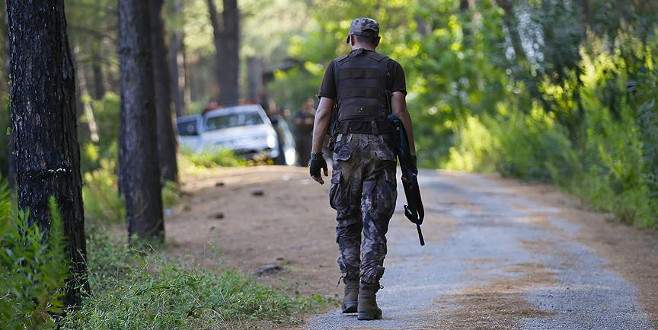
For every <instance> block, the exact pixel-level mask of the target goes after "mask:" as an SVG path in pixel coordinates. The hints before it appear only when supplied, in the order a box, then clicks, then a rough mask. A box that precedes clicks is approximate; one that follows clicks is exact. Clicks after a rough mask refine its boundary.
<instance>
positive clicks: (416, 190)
mask: <svg viewBox="0 0 658 330" xmlns="http://www.w3.org/2000/svg"><path fill="white" fill-rule="evenodd" d="M388 121H389V122H390V123H391V124H392V125H393V127H394V128H395V131H396V132H397V136H396V140H397V142H398V143H397V146H396V149H397V155H398V159H399V160H400V168H401V169H402V186H403V187H404V195H405V196H406V197H407V205H405V206H404V215H405V216H406V217H407V219H409V221H411V222H413V223H415V224H416V230H417V231H418V240H419V241H420V245H421V246H423V245H425V239H423V232H422V231H421V230H420V225H421V224H423V218H425V209H424V208H423V200H422V199H421V196H420V187H419V186H418V169H417V167H416V164H415V159H414V157H412V156H411V148H410V146H409V139H408V138H407V131H406V130H405V128H404V125H402V121H401V120H400V118H398V117H397V116H395V115H394V114H390V115H389V116H388Z"/></svg>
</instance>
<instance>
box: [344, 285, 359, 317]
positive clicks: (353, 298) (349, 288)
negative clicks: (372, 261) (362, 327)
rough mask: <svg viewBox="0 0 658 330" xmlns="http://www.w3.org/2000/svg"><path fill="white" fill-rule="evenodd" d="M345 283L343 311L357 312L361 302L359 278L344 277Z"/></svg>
mask: <svg viewBox="0 0 658 330" xmlns="http://www.w3.org/2000/svg"><path fill="white" fill-rule="evenodd" d="M343 282H344V283H345V296H344V297H343V313H356V310H357V309H356V307H357V304H358V303H359V300H358V297H359V280H358V279H356V280H349V279H347V278H345V279H343Z"/></svg>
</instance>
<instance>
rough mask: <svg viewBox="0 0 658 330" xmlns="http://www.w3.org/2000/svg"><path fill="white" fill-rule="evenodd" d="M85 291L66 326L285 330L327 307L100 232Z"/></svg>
mask: <svg viewBox="0 0 658 330" xmlns="http://www.w3.org/2000/svg"><path fill="white" fill-rule="evenodd" d="M88 242H89V244H88V245H89V251H90V252H89V257H90V260H89V268H90V275H89V281H90V284H91V287H92V294H91V295H89V296H88V297H87V298H86V299H85V300H84V302H83V305H82V308H81V309H80V310H78V311H74V312H71V313H69V315H68V316H67V317H66V319H65V320H64V322H63V323H62V325H63V328H69V329H74V328H75V329H79V328H83V329H99V328H103V329H198V328H231V327H233V326H236V325H240V326H250V325H251V326H254V325H255V324H261V325H262V324H263V323H267V324H270V326H271V325H293V324H300V323H301V322H302V319H301V316H302V315H303V314H304V313H308V312H313V311H317V310H319V309H321V308H324V306H326V305H327V304H329V303H330V302H329V301H328V300H326V299H324V298H322V297H321V296H318V295H314V296H291V295H288V294H286V293H285V292H282V291H279V290H276V289H272V288H270V287H267V286H265V285H262V284H259V283H257V282H255V281H254V280H253V279H252V278H249V277H247V276H245V275H243V274H241V273H239V272H236V271H221V272H217V273H214V272H211V271H208V270H205V269H194V268H187V267H183V266H181V265H180V264H179V263H177V262H176V261H175V260H171V259H168V258H166V256H164V255H163V254H159V253H155V254H151V253H148V249H146V250H138V249H134V248H130V247H128V246H127V245H125V244H119V243H115V242H112V241H111V240H110V239H109V238H108V237H107V236H104V235H91V236H90V238H89V240H88Z"/></svg>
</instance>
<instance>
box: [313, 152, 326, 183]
mask: <svg viewBox="0 0 658 330" xmlns="http://www.w3.org/2000/svg"><path fill="white" fill-rule="evenodd" d="M308 167H309V172H310V174H311V177H312V178H313V180H315V181H317V182H318V183H320V184H324V180H323V179H322V175H321V173H320V170H324V171H323V172H324V175H325V176H328V175H329V170H328V169H327V162H326V161H325V160H324V157H323V156H322V153H321V152H319V153H316V154H311V160H309V162H308Z"/></svg>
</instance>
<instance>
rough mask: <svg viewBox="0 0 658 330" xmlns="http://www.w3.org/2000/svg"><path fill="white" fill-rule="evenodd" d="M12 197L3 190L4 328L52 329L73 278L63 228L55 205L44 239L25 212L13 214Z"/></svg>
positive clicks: (0, 277)
mask: <svg viewBox="0 0 658 330" xmlns="http://www.w3.org/2000/svg"><path fill="white" fill-rule="evenodd" d="M10 204H11V203H10V198H9V193H8V191H7V189H6V187H5V186H4V185H2V187H0V269H1V270H0V282H1V283H2V286H1V287H0V324H3V325H4V327H5V328H6V329H27V328H29V329H41V328H54V327H55V322H54V319H53V317H52V315H56V314H60V313H62V312H63V304H62V300H61V298H62V297H63V294H64V283H65V280H66V278H67V276H68V274H69V271H68V265H67V259H66V258H67V257H66V251H65V245H64V234H63V224H62V220H61V218H60V217H59V213H58V210H57V206H56V205H55V202H54V200H51V201H50V210H51V214H52V222H51V224H50V232H49V234H48V235H47V237H45V233H43V232H42V231H41V230H40V229H39V226H36V225H32V226H30V225H29V220H28V218H29V215H28V213H27V212H12V207H11V205H10Z"/></svg>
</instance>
